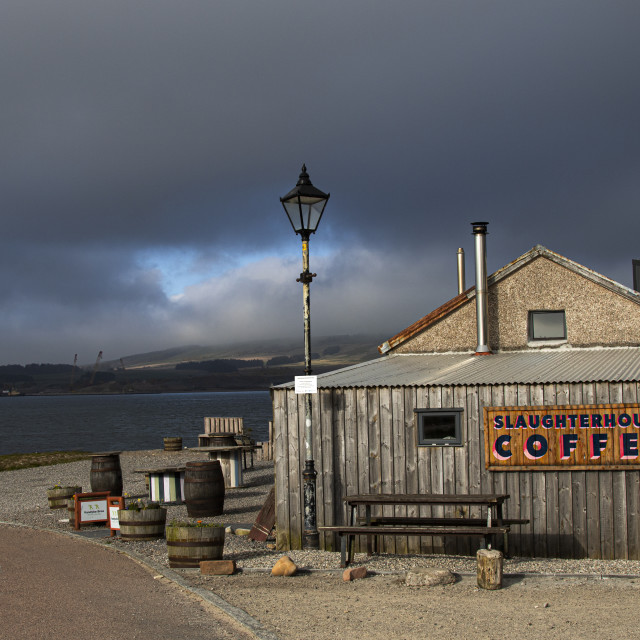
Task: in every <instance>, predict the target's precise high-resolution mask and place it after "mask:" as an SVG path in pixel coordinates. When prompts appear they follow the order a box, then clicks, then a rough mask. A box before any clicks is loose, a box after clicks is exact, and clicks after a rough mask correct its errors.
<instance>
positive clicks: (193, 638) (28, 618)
mask: <svg viewBox="0 0 640 640" xmlns="http://www.w3.org/2000/svg"><path fill="white" fill-rule="evenodd" d="M0 603H1V604H0V638H2V639H4V638H6V639H7V640H9V639H10V640H20V639H22V638H29V639H30V640H31V639H37V640H44V639H46V640H49V639H51V640H58V638H60V639H62V638H64V639H65V640H67V639H72V640H74V639H75V638H101V639H105V640H111V639H113V640H122V639H123V638H126V639H127V640H131V639H133V638H147V639H149V638H153V639H154V640H164V639H166V640H181V639H183V638H184V639H185V640H186V639H189V640H204V639H205V638H206V639H207V640H212V639H220V640H227V639H234V640H248V639H249V638H254V636H253V635H251V634H249V633H247V632H246V630H245V629H243V628H242V627H240V626H239V625H238V624H236V623H235V622H234V621H233V620H232V619H231V618H229V617H228V616H226V615H225V614H224V613H222V612H221V611H220V610H218V609H216V607H213V606H211V605H209V604H207V603H205V602H203V601H202V600H201V599H200V598H197V597H196V596H194V595H192V594H190V593H189V592H187V591H186V590H183V589H181V588H180V587H179V586H176V585H175V584H174V583H173V582H172V581H170V580H167V579H166V578H161V577H158V576H156V577H154V573H153V572H151V571H149V569H148V568H146V567H144V566H142V565H141V564H139V563H137V562H135V561H134V560H132V559H131V558H128V557H127V556H125V555H123V554H120V553H117V552H116V551H114V550H112V549H109V548H107V547H103V546H100V545H97V544H94V543H92V542H89V541H86V540H83V539H78V538H70V537H68V536H64V535H60V534H56V533H52V532H47V531H37V530H33V529H27V528H22V527H10V526H0Z"/></svg>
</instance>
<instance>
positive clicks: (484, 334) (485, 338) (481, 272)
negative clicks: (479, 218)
mask: <svg viewBox="0 0 640 640" xmlns="http://www.w3.org/2000/svg"><path fill="white" fill-rule="evenodd" d="M471 224H472V226H473V235H474V236H475V237H476V238H475V245H476V325H477V332H478V346H477V347H476V355H477V356H482V355H489V354H490V353H491V349H489V311H488V308H489V305H488V301H487V288H488V286H487V245H486V238H487V225H488V224H489V223H488V222H472V223H471Z"/></svg>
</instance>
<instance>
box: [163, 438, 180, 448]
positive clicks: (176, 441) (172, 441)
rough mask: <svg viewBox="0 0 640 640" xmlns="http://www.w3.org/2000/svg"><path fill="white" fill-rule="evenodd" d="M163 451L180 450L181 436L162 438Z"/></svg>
mask: <svg viewBox="0 0 640 640" xmlns="http://www.w3.org/2000/svg"><path fill="white" fill-rule="evenodd" d="M163 443H164V450H165V451H182V438H163Z"/></svg>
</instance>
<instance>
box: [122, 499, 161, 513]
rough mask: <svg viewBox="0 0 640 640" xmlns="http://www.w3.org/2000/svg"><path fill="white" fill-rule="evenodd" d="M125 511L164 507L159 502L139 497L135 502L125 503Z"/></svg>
mask: <svg viewBox="0 0 640 640" xmlns="http://www.w3.org/2000/svg"><path fill="white" fill-rule="evenodd" d="M124 509H125V511H144V510H145V509H162V507H161V506H160V503H159V502H154V501H147V502H145V501H144V500H143V499H142V498H138V499H137V500H136V501H135V502H130V503H129V504H128V505H125V508H124Z"/></svg>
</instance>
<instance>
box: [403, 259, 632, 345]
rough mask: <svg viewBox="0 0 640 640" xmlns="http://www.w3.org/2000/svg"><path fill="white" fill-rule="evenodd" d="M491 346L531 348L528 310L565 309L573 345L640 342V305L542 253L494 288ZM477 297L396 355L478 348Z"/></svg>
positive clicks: (414, 339) (491, 300)
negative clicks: (543, 255) (529, 343)
mask: <svg viewBox="0 0 640 640" xmlns="http://www.w3.org/2000/svg"><path fill="white" fill-rule="evenodd" d="M488 301H489V302H488V303H489V347H490V348H491V349H493V350H495V351H498V350H517V349H526V348H528V347H529V345H528V326H527V323H528V312H529V311H533V310H550V311H560V310H564V311H565V313H566V322H567V343H568V344H569V345H571V346H573V347H587V346H595V345H603V346H604V345H606V346H629V345H634V346H637V345H640V306H639V305H638V304H636V303H634V302H632V301H631V300H627V299H626V298H624V297H622V296H619V295H617V294H615V293H613V292H611V291H609V290H608V289H605V288H604V287H602V286H601V285H599V284H596V283H595V282H592V281H591V280H588V279H587V278H584V277H583V276H581V275H579V274H577V273H575V272H574V271H571V270H570V269H567V268H566V267H563V266H561V265H559V264H557V263H555V262H553V261H551V260H549V259H547V258H545V257H542V256H541V257H538V258H536V259H535V260H533V261H532V262H530V263H528V264H527V265H525V266H524V267H522V268H521V269H519V270H517V271H515V272H514V273H512V274H510V275H509V276H507V277H506V278H504V279H503V280H501V281H500V282H498V283H497V284H494V285H490V286H489V291H488ZM476 345H477V338H476V305H475V299H472V300H471V301H470V302H468V303H466V304H465V305H463V306H462V307H461V308H460V309H458V310H456V311H454V312H453V313H451V314H450V315H449V316H447V317H446V318H443V319H442V320H440V321H439V322H437V323H435V324H434V325H433V326H431V327H429V328H428V329H426V330H425V331H423V332H422V333H421V334H419V335H417V336H415V337H414V338H411V339H410V340H407V341H406V342H405V343H404V344H402V345H400V346H399V347H397V348H396V349H395V350H394V351H395V352H396V353H423V352H445V351H475V348H476Z"/></svg>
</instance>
